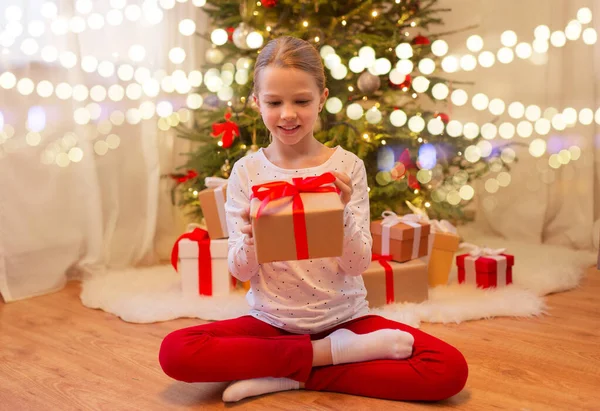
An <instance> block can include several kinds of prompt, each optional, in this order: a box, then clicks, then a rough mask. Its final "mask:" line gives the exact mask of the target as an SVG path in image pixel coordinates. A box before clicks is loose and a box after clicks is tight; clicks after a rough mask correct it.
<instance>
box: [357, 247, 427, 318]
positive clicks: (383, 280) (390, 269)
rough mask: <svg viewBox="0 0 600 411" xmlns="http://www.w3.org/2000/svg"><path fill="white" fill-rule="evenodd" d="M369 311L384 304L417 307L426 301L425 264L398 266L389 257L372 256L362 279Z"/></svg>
mask: <svg viewBox="0 0 600 411" xmlns="http://www.w3.org/2000/svg"><path fill="white" fill-rule="evenodd" d="M362 278H363V281H364V283H365V288H366V289H367V300H368V301H369V306H370V307H380V306H383V305H386V304H393V303H401V302H412V303H420V302H422V301H425V300H427V299H428V298H429V286H428V284H427V264H425V263H424V262H423V261H421V260H419V259H416V260H411V261H408V262H406V263H397V262H394V261H392V260H391V256H380V255H377V254H373V257H372V262H371V265H369V267H368V268H367V270H366V271H365V272H364V273H363V275H362Z"/></svg>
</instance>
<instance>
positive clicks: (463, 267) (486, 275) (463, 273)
mask: <svg viewBox="0 0 600 411" xmlns="http://www.w3.org/2000/svg"><path fill="white" fill-rule="evenodd" d="M461 247H468V248H471V249H472V251H471V252H470V253H468V254H461V255H457V256H456V265H457V266H458V282H459V283H467V284H476V285H477V286H478V287H482V288H490V287H502V286H506V285H508V284H511V283H512V267H513V265H514V263H515V258H514V256H512V255H510V254H504V249H498V250H493V249H490V248H480V247H477V246H473V245H471V244H461Z"/></svg>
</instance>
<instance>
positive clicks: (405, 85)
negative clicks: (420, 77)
mask: <svg viewBox="0 0 600 411" xmlns="http://www.w3.org/2000/svg"><path fill="white" fill-rule="evenodd" d="M411 84H412V77H411V76H410V74H407V75H406V77H404V81H403V82H402V83H400V84H394V83H392V81H391V80H390V87H392V88H395V89H399V90H402V89H405V88H410V85H411Z"/></svg>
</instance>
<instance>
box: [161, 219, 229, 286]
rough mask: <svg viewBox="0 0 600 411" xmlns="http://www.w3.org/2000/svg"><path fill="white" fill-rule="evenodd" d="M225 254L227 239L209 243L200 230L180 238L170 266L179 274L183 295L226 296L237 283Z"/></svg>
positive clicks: (174, 248) (203, 232) (207, 237)
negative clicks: (230, 271)
mask: <svg viewBox="0 0 600 411" xmlns="http://www.w3.org/2000/svg"><path fill="white" fill-rule="evenodd" d="M227 252H228V240H226V239H221V240H211V239H210V238H209V236H208V232H206V231H204V230H202V229H199V228H196V229H194V231H192V232H189V233H186V234H184V235H182V236H181V237H180V238H179V239H178V240H177V242H176V243H175V245H174V247H173V251H172V253H171V264H172V265H173V267H174V268H175V269H176V270H177V271H179V273H180V274H181V289H182V292H183V295H184V296H198V295H204V296H219V295H227V294H229V293H230V292H231V291H232V290H233V289H234V287H235V282H236V280H235V278H234V277H232V276H231V274H230V273H229V267H228V262H227Z"/></svg>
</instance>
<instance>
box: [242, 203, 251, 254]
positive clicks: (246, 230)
mask: <svg viewBox="0 0 600 411" xmlns="http://www.w3.org/2000/svg"><path fill="white" fill-rule="evenodd" d="M241 217H242V219H243V220H244V225H243V226H242V229H241V231H242V234H246V235H245V236H244V244H246V245H254V237H252V225H251V224H250V207H246V208H245V209H244V211H242V214H241Z"/></svg>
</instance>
